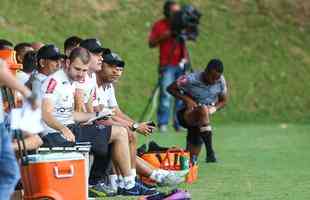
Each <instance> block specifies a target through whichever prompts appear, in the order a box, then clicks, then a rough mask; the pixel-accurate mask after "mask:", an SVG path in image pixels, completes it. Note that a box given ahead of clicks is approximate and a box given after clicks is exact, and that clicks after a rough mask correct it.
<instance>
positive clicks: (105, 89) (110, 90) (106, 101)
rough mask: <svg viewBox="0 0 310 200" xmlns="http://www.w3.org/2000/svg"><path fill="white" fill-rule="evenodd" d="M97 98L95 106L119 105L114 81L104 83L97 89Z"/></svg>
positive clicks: (111, 106)
mask: <svg viewBox="0 0 310 200" xmlns="http://www.w3.org/2000/svg"><path fill="white" fill-rule="evenodd" d="M95 96H96V99H95V101H94V102H93V106H98V105H103V106H104V107H105V108H114V107H117V106H118V104H117V101H116V98H115V90H114V87H113V84H112V83H109V84H104V85H102V86H100V87H98V86H97V89H96V95H95Z"/></svg>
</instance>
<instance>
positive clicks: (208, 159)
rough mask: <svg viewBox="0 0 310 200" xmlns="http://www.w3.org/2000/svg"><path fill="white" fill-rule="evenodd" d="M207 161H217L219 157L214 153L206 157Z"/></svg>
mask: <svg viewBox="0 0 310 200" xmlns="http://www.w3.org/2000/svg"><path fill="white" fill-rule="evenodd" d="M206 162H207V163H216V162H217V159H216V157H215V155H214V154H212V155H208V156H207V158H206Z"/></svg>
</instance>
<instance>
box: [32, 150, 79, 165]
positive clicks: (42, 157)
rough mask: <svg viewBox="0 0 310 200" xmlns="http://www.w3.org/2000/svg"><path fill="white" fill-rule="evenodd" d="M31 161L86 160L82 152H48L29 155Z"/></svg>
mask: <svg viewBox="0 0 310 200" xmlns="http://www.w3.org/2000/svg"><path fill="white" fill-rule="evenodd" d="M28 159H29V163H38V162H56V161H64V160H84V156H83V154H81V153H77V152H70V153H48V154H33V155H29V156H28Z"/></svg>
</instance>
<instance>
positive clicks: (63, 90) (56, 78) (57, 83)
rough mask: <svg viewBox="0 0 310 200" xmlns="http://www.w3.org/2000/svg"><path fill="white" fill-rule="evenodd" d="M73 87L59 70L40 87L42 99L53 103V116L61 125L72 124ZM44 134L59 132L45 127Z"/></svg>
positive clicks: (65, 75)
mask: <svg viewBox="0 0 310 200" xmlns="http://www.w3.org/2000/svg"><path fill="white" fill-rule="evenodd" d="M74 91H75V86H74V84H73V83H72V82H71V81H70V80H69V78H68V76H67V74H66V73H65V72H64V71H63V70H62V69H61V70H59V71H57V72H55V73H54V74H52V75H50V76H48V78H47V79H46V80H45V81H44V83H43V85H42V87H41V94H42V99H43V100H44V99H49V100H50V101H51V102H52V103H53V107H54V110H53V116H54V117H55V118H56V119H57V120H58V121H59V122H60V123H62V124H64V125H68V124H73V123H74V120H73V111H74ZM45 132H46V133H53V132H59V131H57V130H55V129H52V128H50V127H48V126H46V129H45Z"/></svg>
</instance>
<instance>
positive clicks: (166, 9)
mask: <svg viewBox="0 0 310 200" xmlns="http://www.w3.org/2000/svg"><path fill="white" fill-rule="evenodd" d="M173 4H176V1H173V0H166V1H165V4H164V9H163V10H164V11H163V14H164V15H165V17H166V18H169V17H170V14H171V13H170V7H171V5H173Z"/></svg>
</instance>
